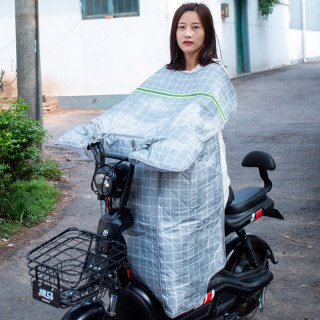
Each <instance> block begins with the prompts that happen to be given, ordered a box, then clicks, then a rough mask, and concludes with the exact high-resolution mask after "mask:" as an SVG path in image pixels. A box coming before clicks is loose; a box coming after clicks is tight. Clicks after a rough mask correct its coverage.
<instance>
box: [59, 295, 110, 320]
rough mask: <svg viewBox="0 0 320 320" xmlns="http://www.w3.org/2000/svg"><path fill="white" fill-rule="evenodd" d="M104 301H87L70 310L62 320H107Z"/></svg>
mask: <svg viewBox="0 0 320 320" xmlns="http://www.w3.org/2000/svg"><path fill="white" fill-rule="evenodd" d="M107 319H108V315H107V312H106V310H105V308H104V303H103V302H102V301H100V300H98V301H95V302H92V301H89V302H86V303H84V304H81V305H78V306H75V307H73V308H72V309H71V310H69V311H68V312H67V313H66V314H65V315H64V317H63V318H62V320H107Z"/></svg>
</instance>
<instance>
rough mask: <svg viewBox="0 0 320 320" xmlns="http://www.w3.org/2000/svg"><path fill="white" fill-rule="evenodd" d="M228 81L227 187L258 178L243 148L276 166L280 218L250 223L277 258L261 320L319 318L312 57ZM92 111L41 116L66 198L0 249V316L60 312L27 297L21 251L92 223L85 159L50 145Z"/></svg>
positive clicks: (316, 98)
mask: <svg viewBox="0 0 320 320" xmlns="http://www.w3.org/2000/svg"><path fill="white" fill-rule="evenodd" d="M233 83H234V85H235V87H236V90H237V92H238V95H239V101H240V104H239V110H238V112H237V113H236V115H235V116H234V117H233V118H232V119H231V121H230V122H229V123H228V124H227V126H226V128H225V130H224V136H225V141H226V146H227V160H228V170H229V175H230V178H231V182H232V185H233V188H234V189H238V188H240V187H243V186H245V185H250V184H260V180H259V177H258V172H257V170H254V169H244V168H241V165H240V163H241V160H242V158H243V156H244V155H245V154H246V153H247V152H249V151H251V150H264V151H267V152H269V153H271V154H272V155H273V157H274V158H275V160H276V163H277V170H276V171H275V172H272V173H271V174H270V177H271V180H272V181H273V185H274V187H273V190H272V191H271V194H272V196H273V198H274V199H275V203H276V207H277V208H278V209H279V210H280V211H281V212H282V214H283V215H284V217H285V220H284V221H279V220H273V219H270V218H263V219H259V220H258V221H257V222H255V223H254V224H253V225H252V227H251V228H250V230H251V231H252V232H255V233H257V234H259V235H260V236H262V237H263V238H265V239H266V240H267V241H268V242H269V244H270V245H271V247H272V248H273V249H274V253H275V255H276V257H277V259H278V260H279V264H278V265H277V266H273V265H272V266H271V268H272V271H273V272H274V281H273V283H272V285H271V286H270V287H269V289H268V291H267V296H266V308H265V319H269V320H271V319H272V320H274V319H282V320H283V319H288V320H300V319H301V320H305V319H307V320H316V319H319V318H320V317H319V314H320V307H319V306H320V260H319V253H320V247H319V239H320V235H319V227H320V217H319V208H320V197H319V191H320V172H319V171H320V125H319V124H320V62H314V63H308V64H300V65H294V66H289V67H285V68H281V69H277V70H273V71H268V72H264V73H259V74H254V75H249V76H244V77H241V78H237V79H234V80H233ZM98 114H99V112H97V111H93V110H92V111H71V112H70V111H69V112H66V111H64V112H63V111H59V112H57V113H54V114H50V115H47V116H45V126H46V128H48V129H49V131H50V132H51V134H52V135H53V138H52V139H51V140H50V141H49V145H48V149H47V150H48V152H49V153H50V154H51V155H53V156H54V157H56V158H58V159H60V161H61V165H62V167H63V168H64V169H65V176H66V178H68V179H69V182H66V183H65V187H66V188H69V189H68V190H69V191H71V192H72V193H73V194H74V199H73V200H72V201H71V202H69V204H68V205H67V206H65V207H64V209H63V210H62V213H61V214H60V216H59V212H58V213H56V214H54V215H53V216H52V217H49V218H48V220H49V221H48V223H46V224H44V225H42V226H39V227H37V228H35V229H32V233H33V234H34V237H33V238H31V239H30V240H27V241H25V242H24V243H22V244H21V241H20V245H18V244H19V241H18V240H17V241H18V242H17V246H16V247H15V248H13V249H10V250H12V251H6V252H1V251H0V283H1V291H0V319H3V320H4V319H5V320H17V319H33V320H38V319H39V320H40V319H41V320H43V319H48V320H51V319H52V320H53V319H59V317H61V315H62V314H63V313H64V310H58V309H55V308H51V307H48V306H46V305H44V304H41V303H38V302H36V301H34V300H32V298H31V288H30V284H29V280H28V276H27V268H26V266H25V264H26V263H25V262H26V261H25V258H24V257H25V254H26V252H27V251H28V250H30V249H31V248H32V247H34V246H35V245H37V244H39V243H41V242H42V241H44V240H45V239H48V238H49V237H51V236H53V235H55V234H56V233H57V232H59V231H62V230H64V229H65V228H66V227H68V226H78V227H80V228H86V229H89V230H93V231H94V230H95V225H96V223H97V220H98V218H99V214H98V213H97V211H98V204H97V203H96V200H95V196H94V195H93V194H91V192H90V189H89V181H90V178H91V172H92V170H93V165H92V163H87V162H84V161H82V160H81V159H79V158H78V157H77V156H76V155H74V154H73V153H72V152H69V151H64V150H57V149H53V148H52V146H53V141H54V139H55V138H56V137H58V136H59V135H60V134H61V133H63V132H64V131H66V130H67V129H68V128H71V127H73V126H74V125H76V124H78V123H86V122H88V121H89V120H90V119H92V118H93V117H95V116H97V115H98ZM58 211H59V210H58ZM50 221H51V222H50ZM22 237H23V236H22ZM25 237H27V238H28V237H30V232H29V233H28V232H27V234H26V235H25ZM14 241H15V240H14V239H13V240H12V242H13V243H14ZM255 319H258V317H257V316H256V317H255Z"/></svg>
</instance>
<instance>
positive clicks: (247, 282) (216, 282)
mask: <svg viewBox="0 0 320 320" xmlns="http://www.w3.org/2000/svg"><path fill="white" fill-rule="evenodd" d="M272 279H273V275H272V272H271V271H270V270H266V269H263V268H262V267H260V268H258V269H254V270H250V271H247V272H243V273H239V274H234V273H231V272H229V271H226V270H224V269H223V270H221V271H220V272H219V273H217V274H216V275H215V276H214V277H213V278H212V279H211V281H210V283H209V286H208V291H210V290H215V292H216V294H218V293H219V292H230V293H234V294H241V295H249V294H252V293H254V292H256V291H257V290H260V289H262V288H263V287H265V286H267V285H268V284H269V283H270V282H271V281H272Z"/></svg>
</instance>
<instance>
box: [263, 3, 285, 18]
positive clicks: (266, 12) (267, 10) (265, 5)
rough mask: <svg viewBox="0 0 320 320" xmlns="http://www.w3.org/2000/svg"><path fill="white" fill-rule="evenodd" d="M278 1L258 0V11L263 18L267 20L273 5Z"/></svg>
mask: <svg viewBox="0 0 320 320" xmlns="http://www.w3.org/2000/svg"><path fill="white" fill-rule="evenodd" d="M279 3H280V0H259V11H260V13H261V15H262V17H263V19H265V20H267V19H268V16H269V15H270V14H271V13H272V12H273V8H274V6H275V5H277V4H279Z"/></svg>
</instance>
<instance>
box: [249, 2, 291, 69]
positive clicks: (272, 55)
mask: <svg viewBox="0 0 320 320" xmlns="http://www.w3.org/2000/svg"><path fill="white" fill-rule="evenodd" d="M288 5H289V2H288V0H287V1H281V4H279V5H277V6H275V7H274V10H273V13H272V14H271V15H270V16H269V17H268V19H267V20H264V19H263V18H262V16H261V14H260V13H259V8H258V1H249V6H248V20H249V26H248V28H249V30H248V31H249V41H250V62H251V72H257V71H262V70H266V69H270V68H275V67H280V66H283V65H288V64H290V59H289V46H288V31H289V19H290V13H289V6H288Z"/></svg>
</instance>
